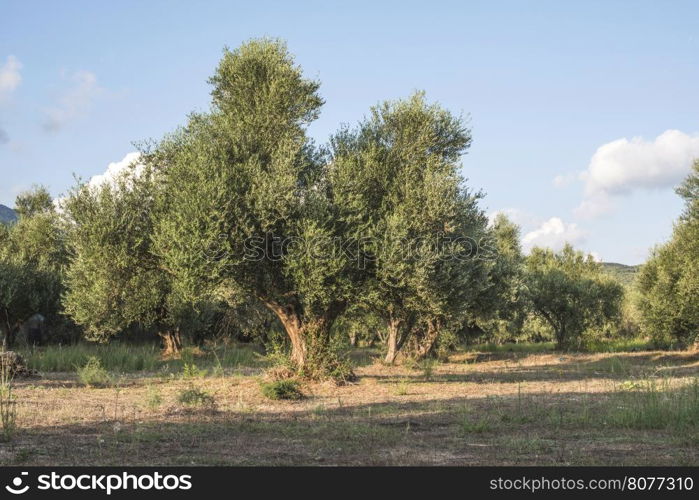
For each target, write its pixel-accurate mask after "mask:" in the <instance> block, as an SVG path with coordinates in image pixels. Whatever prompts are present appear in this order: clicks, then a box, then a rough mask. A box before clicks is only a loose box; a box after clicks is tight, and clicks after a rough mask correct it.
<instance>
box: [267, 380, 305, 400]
mask: <svg viewBox="0 0 699 500" xmlns="http://www.w3.org/2000/svg"><path fill="white" fill-rule="evenodd" d="M260 387H261V388H262V395H263V396H265V397H266V398H269V399H301V398H303V397H304V396H303V393H302V392H301V389H300V388H299V383H298V382H297V381H296V380H293V379H284V380H274V381H272V382H262V383H261V384H260Z"/></svg>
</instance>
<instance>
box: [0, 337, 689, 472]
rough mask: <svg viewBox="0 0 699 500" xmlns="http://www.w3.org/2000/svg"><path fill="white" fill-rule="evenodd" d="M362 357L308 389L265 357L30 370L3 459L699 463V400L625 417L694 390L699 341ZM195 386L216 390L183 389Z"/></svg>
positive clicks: (19, 388)
mask: <svg viewBox="0 0 699 500" xmlns="http://www.w3.org/2000/svg"><path fill="white" fill-rule="evenodd" d="M356 371H357V373H358V375H359V376H360V379H359V382H357V383H355V384H348V385H345V386H341V387H337V386H335V385H334V384H332V383H318V384H305V385H304V386H303V387H302V390H303V393H304V394H305V395H306V396H307V397H306V398H304V399H302V400H299V401H283V400H280V401H273V400H270V399H267V398H265V397H264V396H263V395H262V394H261V391H260V385H259V381H260V377H261V372H260V368H247V369H240V370H237V371H235V372H232V373H229V374H228V375H226V376H212V377H204V378H199V379H196V380H192V379H191V378H190V379H183V378H181V377H171V376H170V377H166V376H158V375H157V374H151V375H124V376H122V377H121V378H120V379H119V380H118V382H116V386H114V387H108V388H85V387H82V386H81V385H80V384H79V383H78V381H77V380H76V377H75V375H73V374H48V375H46V376H44V377H42V378H40V379H34V380H26V381H21V382H17V383H16V386H15V394H16V397H17V399H16V401H17V410H18V415H17V424H18V427H19V429H18V431H17V433H16V436H15V437H14V439H13V440H12V442H10V443H2V444H0V463H2V464H3V465H8V464H19V463H23V464H31V465H49V464H50V465H78V464H80V465H83V464H99V465H123V464H128V465H154V464H159V465H160V464H162V465H169V464H197V465H199V464H202V465H203V464H249V465H257V464H266V465H282V464H289V465H291V464H295V465H298V464H351V465H369V464H387V465H389V464H390V465H407V464H411V465H418V464H433V465H469V464H471V465H476V464H478V465H506V464H519V465H546V464H551V465H553V464H582V465H592V464H600V465H681V464H685V465H697V464H699V446H698V445H699V422H697V423H696V424H693V423H692V421H691V415H692V414H691V411H693V410H692V408H690V409H689V410H688V411H690V414H689V415H690V420H689V421H687V420H686V419H685V420H683V421H682V422H680V421H679V419H678V420H677V421H674V417H673V414H672V413H668V414H667V415H665V414H663V415H664V416H663V417H662V418H666V419H667V422H665V421H664V420H661V421H658V420H657V419H656V420H654V421H649V425H640V424H635V423H634V422H635V420H630V419H626V420H625V419H623V418H620V416H623V415H625V414H626V413H628V412H629V410H634V405H637V404H639V405H640V404H641V403H639V401H641V398H642V396H643V393H642V389H641V387H642V386H643V384H646V383H648V381H653V382H652V383H653V384H655V385H654V387H655V388H656V389H654V390H656V391H657V394H658V395H659V396H660V397H662V398H668V399H667V400H668V401H679V400H680V399H681V398H684V394H683V395H677V393H676V392H675V391H677V390H680V388H682V387H688V386H691V384H692V383H693V381H695V380H696V377H697V376H699V355H697V354H696V353H694V354H692V353H678V352H660V351H657V352H655V351H649V352H634V353H610V354H552V353H548V354H526V353H473V352H470V353H462V354H458V355H454V356H453V357H452V358H451V360H450V362H449V363H441V364H436V365H434V366H433V367H432V372H431V374H430V377H429V380H427V379H426V378H425V376H424V374H423V373H422V371H421V370H416V369H409V368H406V367H400V366H399V367H386V366H383V365H381V364H379V363H373V364H365V365H364V366H360V367H358V368H357V370H356ZM192 387H194V388H196V389H199V390H201V391H205V392H206V394H209V395H211V396H212V398H213V404H210V405H202V406H191V405H189V406H188V405H183V404H182V403H180V402H179V401H178V399H179V397H180V395H181V394H182V392H183V391H186V390H188V389H191V388H192ZM663 401H664V400H663ZM624 412H626V413H624ZM641 416H643V415H641ZM687 422H689V423H687Z"/></svg>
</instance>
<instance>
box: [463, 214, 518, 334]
mask: <svg viewBox="0 0 699 500" xmlns="http://www.w3.org/2000/svg"><path fill="white" fill-rule="evenodd" d="M489 232H490V234H489V236H488V239H487V240H486V241H488V242H489V243H490V244H491V245H492V247H493V248H492V252H493V256H492V257H493V258H491V259H490V260H489V261H488V265H489V267H488V285H489V286H487V287H485V288H484V290H483V292H482V293H481V294H480V295H479V297H478V307H477V308H476V310H475V314H474V316H475V317H474V318H473V323H474V324H475V326H476V327H477V330H480V332H482V334H484V335H485V337H486V338H488V339H489V340H494V341H498V342H507V341H513V340H515V339H517V338H518V337H519V336H520V334H521V332H522V329H523V327H524V322H525V320H526V318H527V312H528V309H527V304H526V301H525V297H524V294H523V281H524V269H523V264H524V257H523V255H522V249H521V245H520V241H519V240H520V230H519V227H518V226H517V225H516V224H514V223H513V222H512V221H510V220H509V219H508V218H507V216H506V215H505V214H502V213H500V214H498V215H497V216H496V217H495V220H494V221H493V224H492V227H491V228H489Z"/></svg>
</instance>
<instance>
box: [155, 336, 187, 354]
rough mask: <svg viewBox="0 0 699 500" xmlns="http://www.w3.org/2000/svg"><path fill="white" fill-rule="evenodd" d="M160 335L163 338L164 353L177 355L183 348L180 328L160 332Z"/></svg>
mask: <svg viewBox="0 0 699 500" xmlns="http://www.w3.org/2000/svg"><path fill="white" fill-rule="evenodd" d="M158 335H159V336H160V338H161V339H162V340H163V355H164V356H176V355H178V354H179V353H180V351H181V350H182V339H181V338H180V331H179V330H174V331H173V330H170V331H166V332H159V333H158Z"/></svg>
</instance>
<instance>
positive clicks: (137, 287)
mask: <svg viewBox="0 0 699 500" xmlns="http://www.w3.org/2000/svg"><path fill="white" fill-rule="evenodd" d="M152 199H153V193H152V184H151V183H150V182H149V181H148V179H146V178H144V177H140V176H137V175H134V172H133V171H130V172H126V173H125V174H123V175H122V176H121V178H119V179H117V180H116V182H115V184H114V185H111V184H104V185H102V186H99V187H92V186H90V185H88V184H81V185H78V186H77V187H75V188H74V189H73V191H72V192H71V194H70V196H69V198H68V199H67V201H66V202H65V210H66V213H67V216H68V218H69V220H70V223H71V224H70V228H71V229H70V238H69V241H70V247H71V253H72V261H71V265H70V267H69V269H68V272H67V287H68V290H67V293H66V295H65V299H64V302H65V309H66V312H67V313H68V314H69V315H70V316H71V317H72V318H73V320H74V321H75V322H76V323H78V324H79V325H82V326H83V327H84V328H85V331H86V334H87V336H88V338H90V339H94V340H106V339H108V338H110V337H112V336H114V335H116V334H118V333H120V332H122V331H124V330H125V329H126V328H128V327H130V326H132V325H135V324H140V325H143V326H145V327H151V326H155V325H156V324H159V323H162V322H166V321H167V320H168V319H169V318H168V315H167V299H168V293H169V289H170V287H169V281H168V275H167V274H166V273H165V272H163V270H162V269H161V268H160V266H159V261H158V258H157V256H156V255H154V254H153V252H152V251H151V244H150V235H151V233H152V225H153V220H152Z"/></svg>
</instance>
